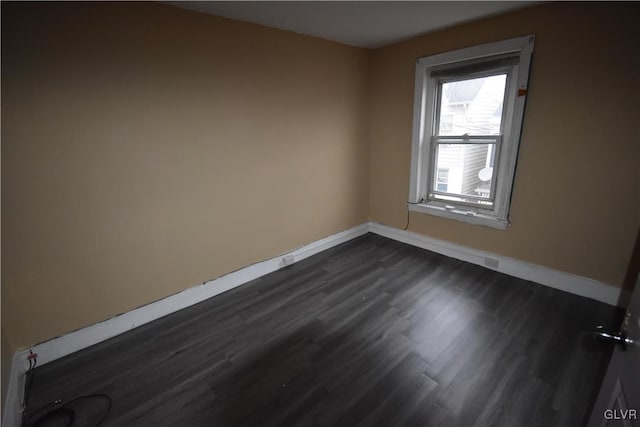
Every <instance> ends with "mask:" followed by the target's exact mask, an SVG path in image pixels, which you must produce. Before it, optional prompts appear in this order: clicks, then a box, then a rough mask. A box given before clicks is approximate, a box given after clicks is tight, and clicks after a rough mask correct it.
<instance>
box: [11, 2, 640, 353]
mask: <svg viewBox="0 0 640 427" xmlns="http://www.w3.org/2000/svg"><path fill="white" fill-rule="evenodd" d="M637 11H638V7H637V6H636V5H634V4H628V5H605V4H587V5H585V4H579V5H575V4H552V5H544V6H540V7H535V8H532V9H525V10H522V11H519V12H515V13H510V14H508V15H504V16H500V17H495V18H490V19H487V20H483V21H479V22H476V23H471V24H466V25H463V26H459V27H456V28H452V29H448V30H445V31H441V32H438V33H435V34H432V35H428V36H424V37H419V38H417V39H414V40H411V41H408V42H405V43H401V44H398V45H394V46H391V47H388V48H384V49H380V50H376V51H374V52H373V53H372V52H368V51H366V50H362V49H355V48H350V47H347V46H342V45H339V44H336V43H330V42H326V41H322V40H318V39H314V38H311V37H305V36H300V35H295V34H292V33H287V32H284V31H277V30H272V29H267V28H264V27H260V26H256V25H251V24H244V23H239V22H234V21H230V20H225V19H221V18H216V17H212V16H208V15H204V14H198V13H194V12H189V11H184V10H181V9H177V8H174V7H171V6H167V5H159V4H152V3H146V4H131V3H129V4H119V3H111V4H91V5H86V4H73V5H71V4H64V5H56V4H39V5H30V4H7V3H5V4H3V5H2V19H3V22H2V32H3V34H2V43H3V46H2V143H3V147H2V151H3V153H2V204H3V208H4V209H3V210H2V227H3V230H2V231H3V233H2V234H3V236H2V252H3V255H4V257H3V259H2V328H3V330H4V331H5V334H6V338H7V340H8V342H9V343H10V345H11V346H12V347H11V348H20V347H24V346H27V345H30V344H34V343H37V342H39V341H41V340H45V339H49V338H52V337H55V336H57V335H59V334H63V333H67V332H70V331H72V330H74V329H77V328H80V327H83V326H87V325H90V324H93V323H95V322H98V321H101V320H104V319H106V318H108V317H111V316H113V315H115V314H118V313H121V312H125V311H128V310H131V309H132V308H135V307H137V306H140V305H142V304H145V303H148V302H151V301H154V300H157V299H160V298H163V297H166V296H167V295H170V294H172V293H175V292H179V291H181V290H183V289H186V288H188V287H191V286H193V285H195V284H198V283H200V282H203V281H205V280H208V279H211V278H214V277H217V276H220V275H222V274H224V273H227V272H230V271H233V270H235V269H237V268H240V267H243V266H245V265H248V264H251V263H252V262H255V261H259V260H262V259H265V258H269V257H272V256H275V255H277V254H279V253H281V252H283V251H286V250H290V249H292V248H295V247H297V246H299V245H302V244H304V243H307V242H310V241H313V240H316V239H319V238H321V237H323V236H326V235H329V234H332V233H335V232H338V231H341V230H344V229H346V228H349V227H352V226H354V225H356V224H359V223H362V222H363V221H366V220H367V218H368V215H369V214H370V215H371V217H372V219H373V220H376V221H379V222H382V223H386V224H390V225H393V226H396V227H403V226H404V224H405V221H406V210H405V205H404V202H405V201H406V197H407V193H408V182H409V164H410V161H409V160H410V147H411V119H412V117H411V115H412V107H413V78H414V61H415V59H416V58H418V57H420V56H424V55H428V54H431V53H437V52H443V51H447V50H451V49H456V48H462V47H467V46H470V45H474V44H479V43H484V42H490V41H495V40H500V39H504V38H508V37H512V36H520V35H525V34H529V33H534V34H536V37H537V38H536V50H535V59H534V66H533V70H532V75H531V79H532V81H531V93H530V95H529V100H528V105H527V112H526V119H525V125H524V135H523V140H522V148H521V155H520V162H519V166H518V172H517V177H516V183H515V192H514V199H513V208H512V220H513V225H512V226H511V227H510V228H509V230H508V231H497V230H492V229H487V228H483V227H474V226H470V225H466V224H463V223H458V222H454V221H450V220H445V219H439V218H435V217H430V216H427V215H421V214H412V216H411V226H410V229H411V230H412V231H417V232H420V233H424V234H426V235H429V236H433V237H437V238H441V239H446V240H449V241H453V242H455V243H460V244H463V245H468V246H472V247H477V248H480V249H485V250H489V251H493V252H497V253H500V254H504V255H507V256H511V257H514V258H519V259H523V260H526V261H530V262H534V263H538V264H541V265H545V266H549V267H552V268H557V269H559V270H563V271H568V272H572V273H575V274H579V275H583V276H587V277H592V278H594V279H598V280H602V281H605V282H608V283H611V284H614V285H620V284H621V282H622V277H623V275H624V272H625V267H626V263H627V262H628V259H629V256H630V253H631V247H632V246H633V240H634V237H635V232H636V230H637V227H638V217H639V216H640V215H639V214H640V208H639V205H640V203H639V200H638V198H639V196H640V188H639V186H640V177H639V176H638V168H637V166H636V165H637V162H638V159H639V158H640V152H639V148H638V147H639V144H638V143H637V137H636V136H635V132H634V131H635V126H634V125H635V122H636V121H637V118H638V117H640V115H639V114H638V113H640V111H639V110H638V102H637V100H638V99H640V98H639V97H638V95H639V93H638V83H637V80H636V77H637V75H638V71H640V70H639V64H638V55H637V48H636V46H635V44H634V43H633V41H635V40H637V39H639V37H638V26H637V25H636V23H635V22H634V16H637V13H636V12H637ZM370 96H371V98H370ZM369 144H371V145H369ZM594 196H598V197H600V198H602V197H605V196H606V197H608V199H607V200H611V202H610V203H602V202H598V201H596V200H594ZM539 206H541V207H539ZM614 206H615V209H614V208H613V207H614ZM5 359H6V358H5V357H3V365H4V364H5Z"/></svg>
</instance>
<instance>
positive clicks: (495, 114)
mask: <svg viewBox="0 0 640 427" xmlns="http://www.w3.org/2000/svg"><path fill="white" fill-rule="evenodd" d="M506 83H507V75H506V74H499V75H494V76H488V77H480V78H474V79H467V80H458V81H453V82H443V83H441V85H440V104H439V111H438V115H439V117H440V123H439V126H438V135H445V136H449V135H450V136H453V135H464V134H468V135H499V134H500V132H501V124H502V105H503V103H504V92H505V87H506Z"/></svg>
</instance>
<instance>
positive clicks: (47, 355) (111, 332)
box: [22, 223, 369, 366]
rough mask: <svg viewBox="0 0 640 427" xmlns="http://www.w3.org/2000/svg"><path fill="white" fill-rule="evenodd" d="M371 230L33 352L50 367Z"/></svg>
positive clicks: (331, 239) (361, 228)
mask: <svg viewBox="0 0 640 427" xmlns="http://www.w3.org/2000/svg"><path fill="white" fill-rule="evenodd" d="M368 231H369V224H368V223H364V224H360V225H358V226H356V227H353V228H351V229H348V230H345V231H342V232H340V233H337V234H333V235H331V236H328V237H325V238H323V239H320V240H317V241H315V242H312V243H309V244H307V245H304V246H301V247H299V248H297V249H294V250H292V251H289V252H286V253H284V254H281V255H279V256H277V257H274V258H271V259H268V260H266V261H261V262H258V263H255V264H252V265H249V266H247V267H244V268H241V269H239V270H236V271H234V272H232V273H229V274H226V275H224V276H221V277H219V278H217V279H213V280H209V281H208V282H205V283H204V284H202V285H199V286H194V287H192V288H189V289H186V290H184V291H182V292H179V293H177V294H174V295H171V296H169V297H166V298H163V299H161V300H158V301H155V302H152V303H150V304H147V305H144V306H142V307H139V308H136V309H134V310H132V311H129V312H126V313H123V314H120V315H118V316H115V317H112V318H110V319H108V320H105V321H103V322H100V323H96V324H95V325H91V326H87V327H85V328H82V329H78V330H76V331H74V332H70V333H68V334H66V335H62V336H60V337H57V338H54V339H51V340H48V341H45V342H43V343H40V344H37V345H35V346H33V351H34V353H37V354H38V365H39V366H40V365H44V364H47V363H49V362H52V361H54V360H57V359H59V358H61V357H64V356H67V355H69V354H71V353H74V352H76V351H79V350H82V349H84V348H87V347H90V346H92V345H94V344H98V343H100V342H102V341H105V340H107V339H109V338H112V337H114V336H116V335H119V334H122V333H124V332H127V331H129V330H131V329H133V328H136V327H138V326H141V325H144V324H146V323H149V322H152V321H154V320H156V319H159V318H161V317H164V316H166V315H168V314H171V313H174V312H176V311H178V310H182V309H183V308H187V307H190V306H192V305H194V304H197V303H199V302H202V301H204V300H206V299H208V298H211V297H214V296H216V295H219V294H221V293H223V292H226V291H229V290H231V289H234V288H236V287H238V286H241V285H243V284H245V283H247V282H250V281H252V280H255V279H257V278H259V277H262V276H264V275H266V274H268V273H271V272H274V271H276V270H278V269H280V268H283V267H284V266H285V265H287V264H290V263H291V261H290V258H288V260H287V261H288V262H287V263H285V261H284V258H285V257H293V260H292V262H298V261H301V260H303V259H305V258H308V257H310V256H312V255H315V254H317V253H319V252H322V251H324V250H326V249H329V248H331V247H333V246H336V245H339V244H341V243H344V242H347V241H349V240H351V239H354V238H356V237H358V236H361V235H363V234H366V233H367V232H368ZM27 353H28V352H27ZM22 357H23V358H26V353H25V354H23V356H22Z"/></svg>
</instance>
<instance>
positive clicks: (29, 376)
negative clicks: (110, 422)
mask: <svg viewBox="0 0 640 427" xmlns="http://www.w3.org/2000/svg"><path fill="white" fill-rule="evenodd" d="M27 359H28V360H29V369H28V370H27V372H26V374H25V375H26V378H25V386H24V390H25V391H24V399H23V402H22V427H27V426H28V425H30V426H31V427H44V426H46V422H47V421H49V420H51V419H53V420H54V422H55V421H57V422H59V419H60V417H62V418H67V419H68V422H67V424H66V427H70V426H72V425H73V424H74V422H75V421H76V411H74V410H73V409H72V408H69V407H68V406H69V405H71V404H72V403H75V402H78V401H80V400H84V399H95V398H99V399H106V401H107V404H108V406H107V410H106V411H105V413H104V415H103V416H102V418H100V420H98V422H97V423H96V424H95V427H98V426H100V425H101V424H102V422H103V421H104V420H105V419H106V418H107V415H109V412H111V406H112V404H113V401H112V400H111V397H109V395H107V394H103V393H94V394H85V395H83V396H78V397H76V398H73V399H71V400H70V401H68V402H66V403H63V402H62V400H54V401H53V402H49V403H47V404H46V405H43V406H41V407H40V408H38V409H37V410H36V411H32V413H34V414H38V413H40V412H42V411H43V410H44V409H45V408H47V407H49V406H52V405H60V406H58V407H57V408H55V409H52V410H49V411H47V412H45V413H44V414H42V415H40V416H39V417H38V418H37V419H36V420H35V421H34V422H33V423H28V418H29V417H28V415H27V406H28V404H29V394H30V391H31V383H32V382H33V370H34V369H35V368H36V366H37V364H38V355H37V354H35V353H33V351H31V350H30V351H29V356H28V357H27Z"/></svg>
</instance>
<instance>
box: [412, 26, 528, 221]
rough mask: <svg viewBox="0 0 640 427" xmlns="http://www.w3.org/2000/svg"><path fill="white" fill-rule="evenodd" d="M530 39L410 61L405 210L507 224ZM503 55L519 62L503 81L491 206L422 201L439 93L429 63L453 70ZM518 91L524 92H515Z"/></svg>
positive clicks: (428, 180) (428, 176)
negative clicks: (411, 96) (412, 83)
mask: <svg viewBox="0 0 640 427" xmlns="http://www.w3.org/2000/svg"><path fill="white" fill-rule="evenodd" d="M534 40H535V37H534V36H533V35H528V36H524V37H517V38H513V39H509V40H503V41H499V42H494V43H487V44H483V45H479V46H473V47H469V48H465V49H460V50H455V51H451V52H445V53H441V54H436V55H431V56H426V57H422V58H419V59H418V60H417V61H416V76H415V91H414V109H413V137H412V155H411V181H410V184H409V202H408V208H409V210H411V211H416V212H422V213H427V214H431V215H436V216H441V217H445V218H451V219H456V220H459V221H463V222H468V223H472V224H478V225H485V226H489V227H493V228H498V229H502V230H504V229H506V228H507V226H508V224H509V208H510V203H511V192H512V189H513V182H514V178H515V168H516V161H517V156H518V147H519V144H520V135H521V131H522V122H523V118H524V106H525V100H526V90H527V86H528V79H529V68H530V64H531V56H532V53H533V45H534ZM509 53H518V54H519V60H518V63H517V64H516V65H513V66H512V67H513V68H511V69H510V72H509V73H508V77H507V82H506V85H507V87H506V88H505V105H504V107H503V123H504V126H503V133H502V142H501V144H500V146H501V147H500V149H497V150H496V151H497V152H496V153H495V155H496V159H495V162H496V164H497V167H496V168H495V169H494V173H496V175H495V176H496V179H495V180H494V181H496V184H495V194H494V205H493V208H492V209H482V208H481V207H474V208H473V209H471V208H469V206H468V205H464V204H456V203H455V202H447V201H444V202H443V201H436V200H428V193H429V191H430V188H431V187H430V186H431V185H432V179H433V178H432V176H431V175H433V174H431V173H429V170H430V167H431V166H430V165H431V159H432V157H433V155H434V148H435V145H436V144H435V143H434V141H435V139H433V135H434V132H433V131H432V129H433V126H435V124H436V123H437V120H436V113H437V110H438V106H437V102H438V96H439V95H438V92H439V91H438V90H437V88H438V84H439V83H438V79H437V78H435V77H431V75H430V70H431V69H433V68H434V67H437V68H438V69H441V68H443V67H444V68H446V67H448V66H451V67H452V68H455V66H456V65H460V63H462V62H464V63H469V62H473V61H477V62H482V61H483V59H489V58H491V57H495V56H497V55H503V54H509ZM474 74H477V73H470V74H469V76H470V77H471V76H473V75H474ZM520 91H524V93H525V94H524V95H523V96H518V93H519V92H520ZM438 138H441V137H438ZM497 147H498V146H496V148H497ZM492 185H494V184H492Z"/></svg>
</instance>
